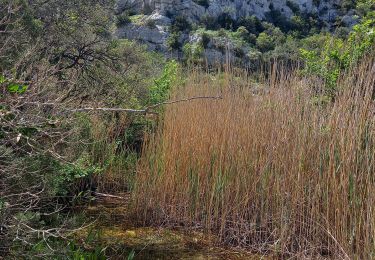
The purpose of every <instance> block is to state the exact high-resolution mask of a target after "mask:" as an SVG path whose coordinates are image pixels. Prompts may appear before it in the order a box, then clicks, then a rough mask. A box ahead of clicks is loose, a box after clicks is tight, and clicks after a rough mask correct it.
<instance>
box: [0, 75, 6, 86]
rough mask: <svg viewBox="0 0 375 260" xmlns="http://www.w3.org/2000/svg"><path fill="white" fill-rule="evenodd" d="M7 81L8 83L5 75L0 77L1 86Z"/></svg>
mask: <svg viewBox="0 0 375 260" xmlns="http://www.w3.org/2000/svg"><path fill="white" fill-rule="evenodd" d="M5 81H7V79H6V78H5V76H4V75H0V84H2V83H4V82H5Z"/></svg>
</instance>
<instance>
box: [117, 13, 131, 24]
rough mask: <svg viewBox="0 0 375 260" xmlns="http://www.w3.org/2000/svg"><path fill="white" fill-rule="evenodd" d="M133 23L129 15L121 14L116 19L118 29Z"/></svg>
mask: <svg viewBox="0 0 375 260" xmlns="http://www.w3.org/2000/svg"><path fill="white" fill-rule="evenodd" d="M130 23H131V19H130V17H129V15H128V14H127V13H123V14H120V15H118V16H117V17H116V25H117V26H118V27H121V26H125V25H127V24H130Z"/></svg>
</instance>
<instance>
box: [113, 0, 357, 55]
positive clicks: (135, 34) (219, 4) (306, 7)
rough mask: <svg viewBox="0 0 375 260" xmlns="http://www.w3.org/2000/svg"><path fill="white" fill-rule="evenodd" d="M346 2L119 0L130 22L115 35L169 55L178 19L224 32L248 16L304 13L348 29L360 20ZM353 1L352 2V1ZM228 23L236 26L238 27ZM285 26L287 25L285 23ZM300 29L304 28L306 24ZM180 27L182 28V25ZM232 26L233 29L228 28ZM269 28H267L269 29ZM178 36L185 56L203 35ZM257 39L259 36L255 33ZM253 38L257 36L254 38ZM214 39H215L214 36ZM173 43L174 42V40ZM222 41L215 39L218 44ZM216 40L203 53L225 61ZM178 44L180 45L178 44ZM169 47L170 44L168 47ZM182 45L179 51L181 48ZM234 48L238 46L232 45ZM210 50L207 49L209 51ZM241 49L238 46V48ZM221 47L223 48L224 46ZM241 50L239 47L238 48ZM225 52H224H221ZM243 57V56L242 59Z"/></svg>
mask: <svg viewBox="0 0 375 260" xmlns="http://www.w3.org/2000/svg"><path fill="white" fill-rule="evenodd" d="M343 2H345V1H339V0H275V1H270V0H118V4H117V12H118V14H122V13H124V12H127V13H128V14H129V16H130V21H128V22H126V23H123V24H119V26H118V30H117V32H116V35H117V37H119V38H128V39H133V40H138V41H140V42H142V43H144V44H146V45H147V46H149V48H150V49H151V50H157V51H161V52H163V53H165V54H168V53H170V49H171V48H170V46H168V39H169V38H170V37H171V25H172V24H173V23H174V21H175V18H176V17H184V19H186V20H187V21H188V22H189V24H192V25H195V29H197V28H198V27H199V26H202V24H203V27H205V28H206V29H207V27H208V26H207V23H209V22H211V23H219V24H221V27H223V26H224V27H227V28H225V29H229V30H236V28H238V23H237V22H238V21H241V19H242V20H243V19H244V18H246V17H256V18H257V19H259V20H260V21H268V22H271V23H272V21H276V22H277V21H280V20H282V21H284V20H285V21H287V20H290V19H295V17H296V16H298V15H300V16H301V14H303V17H304V19H305V20H309V19H310V20H312V19H315V20H314V21H315V23H320V24H321V27H325V30H330V27H331V26H332V25H333V24H335V23H337V21H338V20H340V23H341V24H344V25H345V26H348V27H350V26H352V25H353V24H355V23H356V21H357V20H358V17H357V16H356V14H355V13H354V12H353V11H352V10H350V9H348V8H346V9H345V8H343ZM349 2H350V1H349ZM228 21H229V22H232V23H237V26H236V28H232V27H233V26H232V24H229V25H228ZM284 23H285V22H284ZM300 26H302V27H303V26H304V25H303V24H302V25H300ZM180 27H181V26H180ZM229 27H230V28H229ZM266 27H267V26H266ZM180 29H181V32H179V33H178V35H176V32H175V34H173V35H172V36H173V37H175V38H177V39H175V41H176V42H177V43H176V44H175V45H176V46H177V48H176V49H177V52H178V51H179V52H180V53H182V46H183V45H184V44H186V43H191V44H194V43H197V42H199V41H201V39H202V38H201V33H200V34H199V33H197V31H196V30H191V29H189V30H186V31H185V30H184V28H180ZM255 36H258V33H255ZM251 37H254V36H252V35H251ZM211 38H212V37H211ZM172 40H173V39H172ZM218 41H219V42H220V39H216V42H218ZM214 42H215V41H212V40H211V41H210V42H209V44H206V45H205V48H204V51H203V52H204V54H205V56H206V57H215V59H219V60H220V59H222V58H223V57H222V56H223V55H220V54H219V52H220V51H219V49H220V48H217V47H218V46H217V44H215V43H214ZM178 43H179V44H178ZM169 45H170V44H169ZM178 45H180V48H178ZM232 45H235V44H232ZM249 46H251V44H250V45H247V46H246V44H242V46H241V47H240V48H241V49H242V51H241V52H246V53H247V52H248V51H249V49H250V47H249ZM207 47H208V48H207ZM237 47H238V46H237ZM221 48H222V47H221ZM237 49H238V48H237ZM221 52H222V53H223V51H221ZM241 58H242V57H241Z"/></svg>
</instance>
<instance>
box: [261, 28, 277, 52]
mask: <svg viewBox="0 0 375 260" xmlns="http://www.w3.org/2000/svg"><path fill="white" fill-rule="evenodd" d="M256 46H257V48H258V49H259V50H260V51H262V52H266V51H270V50H273V49H274V48H275V43H274V41H273V39H272V37H271V36H269V35H268V34H267V33H265V32H262V33H260V34H259V36H258V38H257V40H256Z"/></svg>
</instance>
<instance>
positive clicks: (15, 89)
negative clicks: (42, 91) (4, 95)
mask: <svg viewBox="0 0 375 260" xmlns="http://www.w3.org/2000/svg"><path fill="white" fill-rule="evenodd" d="M27 88H28V86H26V85H18V84H10V85H9V86H8V91H9V92H10V93H16V94H23V93H25V92H26V90H27Z"/></svg>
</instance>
